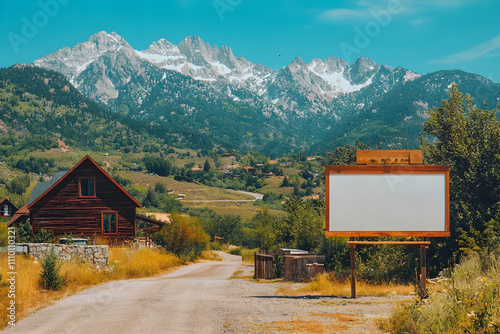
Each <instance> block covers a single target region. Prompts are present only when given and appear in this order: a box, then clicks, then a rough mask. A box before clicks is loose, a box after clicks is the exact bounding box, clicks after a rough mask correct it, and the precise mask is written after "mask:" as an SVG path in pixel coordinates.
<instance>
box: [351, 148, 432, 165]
mask: <svg viewBox="0 0 500 334" xmlns="http://www.w3.org/2000/svg"><path fill="white" fill-rule="evenodd" d="M422 162H423V159H422V151H421V150H358V151H356V163H357V164H358V165H371V164H407V165H408V164H412V165H419V164H422Z"/></svg>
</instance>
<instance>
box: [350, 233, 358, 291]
mask: <svg viewBox="0 0 500 334" xmlns="http://www.w3.org/2000/svg"><path fill="white" fill-rule="evenodd" d="M350 241H354V238H350ZM349 248H350V251H351V298H352V299H356V256H355V252H356V245H349Z"/></svg>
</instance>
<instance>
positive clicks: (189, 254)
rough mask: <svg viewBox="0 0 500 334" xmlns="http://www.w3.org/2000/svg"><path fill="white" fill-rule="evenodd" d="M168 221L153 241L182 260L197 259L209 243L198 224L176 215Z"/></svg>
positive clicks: (154, 236)
mask: <svg viewBox="0 0 500 334" xmlns="http://www.w3.org/2000/svg"><path fill="white" fill-rule="evenodd" d="M170 220H171V223H170V224H168V225H167V226H165V227H163V228H162V230H161V231H160V232H159V233H156V234H154V235H153V239H154V241H155V242H156V243H157V244H158V245H160V246H163V247H164V248H165V250H166V251H168V252H172V253H174V254H175V255H177V256H178V257H179V258H181V259H183V260H194V259H196V258H198V257H199V256H200V254H201V252H202V251H203V250H205V249H206V248H207V247H208V244H209V242H210V237H209V236H208V234H207V233H205V231H204V230H203V228H202V227H201V224H200V222H199V221H198V220H197V219H193V218H188V217H184V216H182V215H180V214H178V213H173V214H172V216H171V217H170Z"/></svg>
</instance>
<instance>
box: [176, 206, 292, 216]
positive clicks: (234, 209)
mask: <svg viewBox="0 0 500 334" xmlns="http://www.w3.org/2000/svg"><path fill="white" fill-rule="evenodd" d="M185 206H187V207H189V208H194V209H200V208H208V209H210V210H213V211H214V212H215V213H217V214H220V215H226V214H231V215H237V216H240V217H241V218H242V219H243V220H248V219H250V218H252V217H253V216H255V214H257V212H258V210H259V208H258V207H256V206H255V205H253V202H212V203H198V204H197V203H186V204H185ZM269 212H270V213H271V214H273V215H276V216H279V217H284V216H286V215H287V213H286V212H284V211H278V210H269Z"/></svg>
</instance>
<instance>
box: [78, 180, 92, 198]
mask: <svg viewBox="0 0 500 334" xmlns="http://www.w3.org/2000/svg"><path fill="white" fill-rule="evenodd" d="M80 197H95V178H93V177H88V178H81V179H80Z"/></svg>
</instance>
